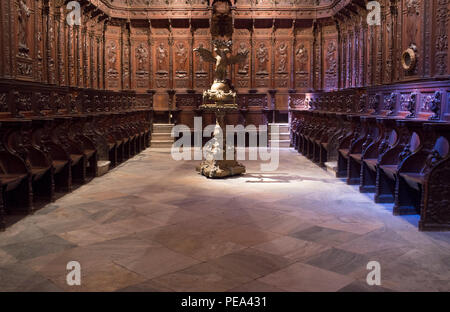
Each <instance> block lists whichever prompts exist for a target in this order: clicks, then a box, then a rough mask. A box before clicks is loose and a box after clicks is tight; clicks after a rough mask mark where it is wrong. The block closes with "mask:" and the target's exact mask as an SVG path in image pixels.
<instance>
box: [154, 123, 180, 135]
mask: <svg viewBox="0 0 450 312" xmlns="http://www.w3.org/2000/svg"><path fill="white" fill-rule="evenodd" d="M174 126H175V125H172V124H153V132H166V133H167V132H168V133H170V132H171V131H172V128H173V127H174Z"/></svg>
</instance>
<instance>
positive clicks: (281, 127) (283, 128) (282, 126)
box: [268, 124, 289, 133]
mask: <svg viewBox="0 0 450 312" xmlns="http://www.w3.org/2000/svg"><path fill="white" fill-rule="evenodd" d="M268 128H269V131H270V130H271V129H272V128H275V129H277V128H278V132H281V133H284V132H289V124H269V127H268Z"/></svg>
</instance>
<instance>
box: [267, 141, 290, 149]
mask: <svg viewBox="0 0 450 312" xmlns="http://www.w3.org/2000/svg"><path fill="white" fill-rule="evenodd" d="M274 142H277V145H278V147H290V145H291V141H290V140H276V141H275V140H270V141H269V146H273V145H272V143H274Z"/></svg>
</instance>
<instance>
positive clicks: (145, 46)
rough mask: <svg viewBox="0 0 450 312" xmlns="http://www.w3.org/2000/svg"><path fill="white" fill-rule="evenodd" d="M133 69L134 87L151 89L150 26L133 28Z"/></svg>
mask: <svg viewBox="0 0 450 312" xmlns="http://www.w3.org/2000/svg"><path fill="white" fill-rule="evenodd" d="M131 30H132V51H133V52H132V54H131V62H132V66H131V68H132V70H133V72H134V75H133V77H134V78H133V87H134V88H136V89H138V90H139V89H141V90H144V89H150V83H149V79H150V65H151V64H150V62H151V59H150V54H151V53H150V47H149V40H148V27H145V26H139V27H133V28H132V29H131Z"/></svg>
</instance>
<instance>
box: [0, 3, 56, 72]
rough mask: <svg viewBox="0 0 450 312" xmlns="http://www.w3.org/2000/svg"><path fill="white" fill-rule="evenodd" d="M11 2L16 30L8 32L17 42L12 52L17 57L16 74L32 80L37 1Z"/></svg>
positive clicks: (13, 40)
mask: <svg viewBox="0 0 450 312" xmlns="http://www.w3.org/2000/svg"><path fill="white" fill-rule="evenodd" d="M3 2H8V1H3ZM9 2H10V3H9V5H11V6H13V7H12V8H10V10H9V12H12V16H13V17H14V22H13V24H12V26H13V27H12V28H10V29H11V30H12V29H15V31H14V32H13V33H10V34H8V36H13V38H12V42H15V44H14V47H13V51H12V54H13V55H15V57H16V75H17V78H18V79H26V80H31V79H32V78H33V58H34V48H33V47H34V44H33V42H34V35H33V32H32V30H33V26H34V25H33V24H34V23H33V21H34V19H35V18H37V15H38V14H35V5H36V1H31V0H16V1H9ZM6 12H8V11H6ZM6 12H5V13H6ZM9 16H10V15H9V14H7V15H5V17H6V20H7V18H8V17H9ZM14 26H15V27H14ZM50 39H52V38H50Z"/></svg>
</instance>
